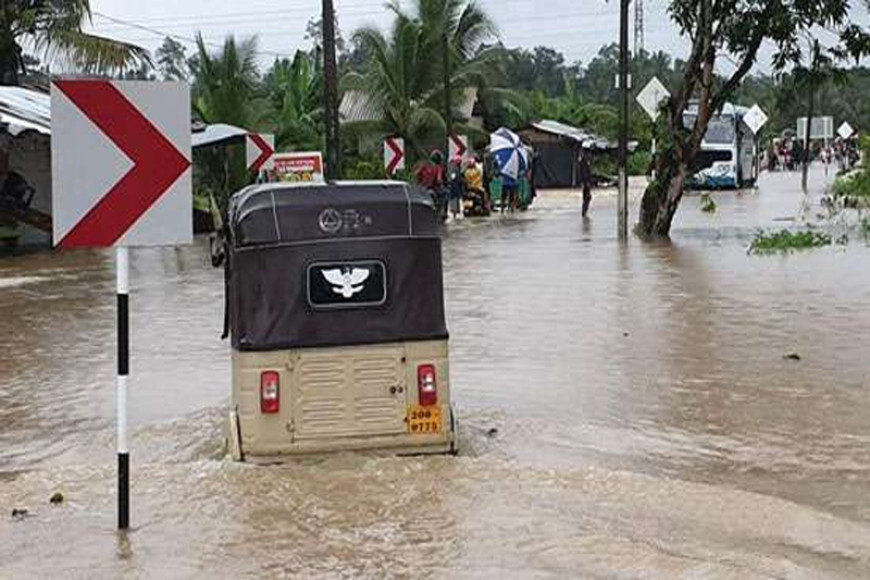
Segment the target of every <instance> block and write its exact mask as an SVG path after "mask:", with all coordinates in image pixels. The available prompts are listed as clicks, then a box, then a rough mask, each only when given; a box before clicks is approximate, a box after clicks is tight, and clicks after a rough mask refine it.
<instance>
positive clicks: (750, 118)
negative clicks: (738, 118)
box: [743, 105, 769, 135]
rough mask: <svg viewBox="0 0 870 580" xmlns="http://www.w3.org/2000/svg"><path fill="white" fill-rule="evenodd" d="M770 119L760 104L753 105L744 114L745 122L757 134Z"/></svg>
mask: <svg viewBox="0 0 870 580" xmlns="http://www.w3.org/2000/svg"><path fill="white" fill-rule="evenodd" d="M768 120H769V119H768V117H767V115H766V114H765V112H764V111H763V110H762V109H761V107H759V106H758V105H755V106H753V107H752V108H751V109H749V110H748V111H747V112H746V114H745V115H743V122H744V123H745V124H746V126H747V127H749V130H750V131H752V133H753V134H756V135H757V134H758V132H759V131H760V130H761V128H762V127H764V126H765V125H766V124H767V121H768Z"/></svg>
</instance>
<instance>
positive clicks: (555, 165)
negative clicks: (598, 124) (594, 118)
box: [519, 120, 616, 189]
mask: <svg viewBox="0 0 870 580" xmlns="http://www.w3.org/2000/svg"><path fill="white" fill-rule="evenodd" d="M519 134H520V136H521V137H522V139H523V141H524V142H525V143H528V144H529V145H531V146H532V147H533V148H534V150H535V155H536V161H535V163H534V167H535V187H538V188H541V189H548V188H569V187H579V186H580V185H581V184H580V171H579V167H578V165H579V158H580V153H581V151H583V150H586V151H589V152H591V153H593V154H600V153H613V152H615V151H616V144H615V143H613V142H611V141H608V140H607V139H603V138H602V137H599V136H597V135H594V134H592V133H589V132H587V131H584V130H583V129H578V128H576V127H572V126H570V125H565V124H564V123H559V122H557V121H549V120H543V121H538V122H536V123H532V124H531V125H529V126H528V127H526V128H524V129H522V130H520V131H519Z"/></svg>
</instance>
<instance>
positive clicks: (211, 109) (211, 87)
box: [191, 35, 262, 129]
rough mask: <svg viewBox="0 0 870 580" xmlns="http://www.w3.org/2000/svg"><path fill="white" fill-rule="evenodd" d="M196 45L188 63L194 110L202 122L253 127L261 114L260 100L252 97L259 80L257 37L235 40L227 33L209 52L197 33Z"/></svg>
mask: <svg viewBox="0 0 870 580" xmlns="http://www.w3.org/2000/svg"><path fill="white" fill-rule="evenodd" d="M196 46H197V54H196V56H195V57H194V58H193V60H192V62H191V73H192V76H193V110H194V112H195V113H196V114H197V116H199V118H200V119H201V120H202V121H204V122H206V123H229V124H232V125H238V126H240V127H244V128H248V129H254V128H255V127H256V126H257V125H258V121H259V120H260V118H261V117H262V113H261V111H262V103H258V102H257V101H256V99H255V97H256V91H257V87H258V83H259V73H258V71H257V38H256V37H250V38H247V39H245V40H243V41H242V42H241V43H237V42H236V39H235V38H234V37H233V36H228V37H227V39H226V40H225V41H224V45H223V48H222V49H221V50H220V51H219V52H217V53H215V54H212V53H210V52H209V51H208V49H207V48H206V45H205V41H203V39H202V36H201V35H198V36H197V38H196Z"/></svg>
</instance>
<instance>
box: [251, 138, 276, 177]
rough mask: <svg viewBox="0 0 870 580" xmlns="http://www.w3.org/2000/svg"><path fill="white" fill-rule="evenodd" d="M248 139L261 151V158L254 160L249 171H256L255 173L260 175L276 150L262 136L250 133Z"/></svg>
mask: <svg viewBox="0 0 870 580" xmlns="http://www.w3.org/2000/svg"><path fill="white" fill-rule="evenodd" d="M248 138H249V139H250V140H251V142H252V143H253V144H254V145H256V146H257V149H259V150H260V156H259V157H257V159H255V160H254V162H253V163H252V164H251V167H249V169H251V170H252V171H254V173H260V170H261V169H262V168H263V166H264V165H266V163H267V162H268V161H269V159H271V158H272V156H273V155H275V150H274V149H272V146H271V145H269V144H268V143H267V142H266V140H265V139H263V137H262V136H260V135H258V134H256V133H249V134H248Z"/></svg>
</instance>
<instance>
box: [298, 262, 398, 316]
mask: <svg viewBox="0 0 870 580" xmlns="http://www.w3.org/2000/svg"><path fill="white" fill-rule="evenodd" d="M386 301H387V268H386V266H385V265H384V263H383V262H381V261H380V260H366V261H353V262H318V263H314V264H311V265H310V266H308V303H309V304H310V305H311V306H312V307H313V308H314V309H315V310H317V309H323V310H327V309H336V308H363V307H376V306H381V305H383V304H384V303H385V302H386Z"/></svg>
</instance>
